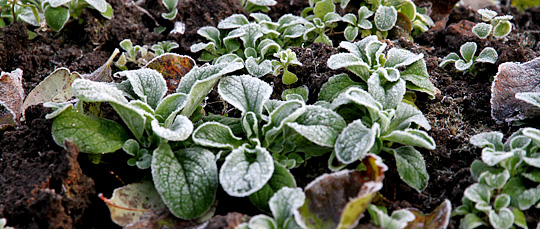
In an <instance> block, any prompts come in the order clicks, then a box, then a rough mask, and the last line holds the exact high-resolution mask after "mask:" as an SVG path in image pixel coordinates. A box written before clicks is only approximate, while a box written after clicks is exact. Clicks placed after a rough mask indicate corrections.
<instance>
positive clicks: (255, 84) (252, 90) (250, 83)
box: [218, 75, 272, 117]
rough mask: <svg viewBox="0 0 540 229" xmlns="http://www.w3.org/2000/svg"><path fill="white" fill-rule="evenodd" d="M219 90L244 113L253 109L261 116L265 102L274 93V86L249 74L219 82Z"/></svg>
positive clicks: (226, 99)
mask: <svg viewBox="0 0 540 229" xmlns="http://www.w3.org/2000/svg"><path fill="white" fill-rule="evenodd" d="M218 92H219V95H220V96H221V97H222V98H223V100H225V101H227V102H228V103H230V104H231V105H233V106H234V107H236V109H238V110H240V111H241V112H242V114H245V113H247V112H249V111H252V112H254V113H255V114H256V115H257V117H260V116H261V115H262V109H263V105H264V103H265V102H266V101H267V100H268V99H269V98H270V95H271V94H272V87H271V86H270V85H268V84H267V83H265V82H264V81H262V80H259V79H257V78H253V77H251V76H248V75H242V76H229V77H226V78H224V79H223V80H221V82H219V85H218Z"/></svg>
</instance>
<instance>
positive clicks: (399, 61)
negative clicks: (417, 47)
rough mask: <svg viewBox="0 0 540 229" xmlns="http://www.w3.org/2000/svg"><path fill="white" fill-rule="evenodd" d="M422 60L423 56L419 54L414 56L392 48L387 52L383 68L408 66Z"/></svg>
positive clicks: (408, 52)
mask: <svg viewBox="0 0 540 229" xmlns="http://www.w3.org/2000/svg"><path fill="white" fill-rule="evenodd" d="M423 58H424V54H421V53H420V54H414V53H413V52H411V51H409V50H406V49H400V48H392V49H390V50H389V51H388V54H387V55H386V62H385V63H384V66H385V67H393V68H399V67H403V66H409V65H411V64H413V63H414V62H416V61H419V60H421V59H423Z"/></svg>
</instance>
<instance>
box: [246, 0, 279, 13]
mask: <svg viewBox="0 0 540 229" xmlns="http://www.w3.org/2000/svg"><path fill="white" fill-rule="evenodd" d="M240 3H241V4H242V6H244V9H245V10H246V11H247V12H249V13H251V12H255V11H262V12H268V11H269V10H270V7H269V6H274V5H276V4H277V1H275V0H240Z"/></svg>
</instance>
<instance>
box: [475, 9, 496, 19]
mask: <svg viewBox="0 0 540 229" xmlns="http://www.w3.org/2000/svg"><path fill="white" fill-rule="evenodd" d="M478 13H479V14H480V15H482V21H491V19H493V18H494V17H495V16H497V12H495V11H493V10H490V9H479V10H478Z"/></svg>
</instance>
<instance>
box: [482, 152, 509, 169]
mask: <svg viewBox="0 0 540 229" xmlns="http://www.w3.org/2000/svg"><path fill="white" fill-rule="evenodd" d="M512 156H514V152H513V151H511V152H504V151H493V150H490V149H483V150H482V161H483V162H484V163H486V164H487V165H489V166H495V165H496V164H497V163H499V162H501V161H503V160H505V159H507V158H510V157H512Z"/></svg>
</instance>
